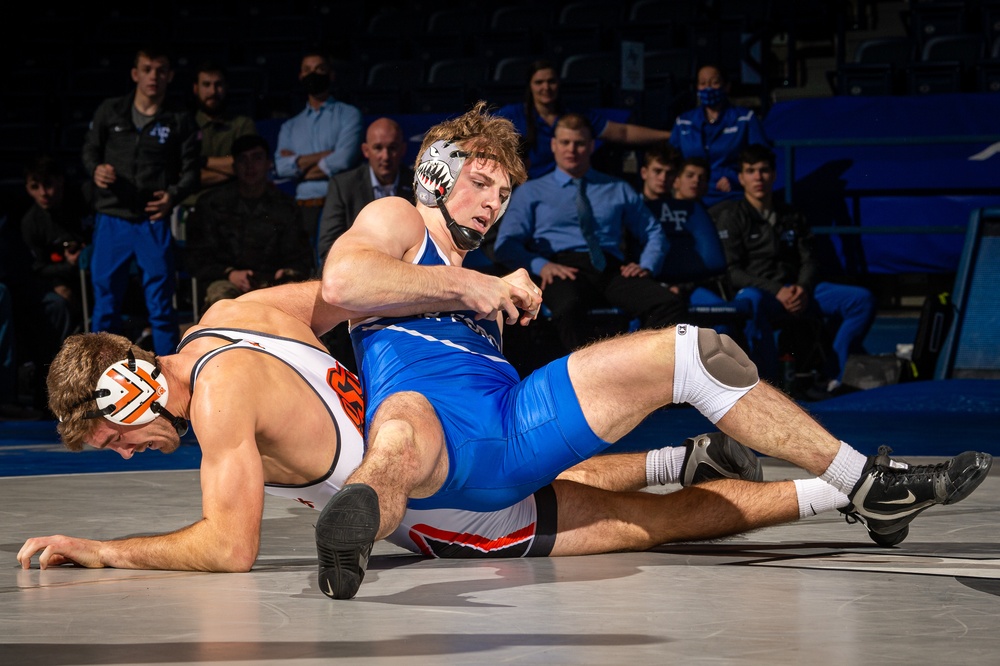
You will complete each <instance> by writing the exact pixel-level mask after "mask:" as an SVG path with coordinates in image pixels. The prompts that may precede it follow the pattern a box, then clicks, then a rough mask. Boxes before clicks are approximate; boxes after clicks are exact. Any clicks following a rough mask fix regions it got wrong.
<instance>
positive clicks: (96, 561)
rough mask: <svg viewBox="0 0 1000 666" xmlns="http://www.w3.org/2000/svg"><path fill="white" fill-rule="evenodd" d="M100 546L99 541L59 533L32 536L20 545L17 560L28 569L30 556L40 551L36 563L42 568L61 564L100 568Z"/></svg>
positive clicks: (101, 565) (22, 566) (101, 564)
mask: <svg viewBox="0 0 1000 666" xmlns="http://www.w3.org/2000/svg"><path fill="white" fill-rule="evenodd" d="M102 546H103V544H102V543H101V542H100V541H93V540H91V539H77V538H75V537H68V536H63V535H61V534H54V535H52V536H46V537H32V538H31V539H28V540H27V541H25V542H24V545H23V546H21V550H20V551H18V553H17V561H18V562H20V563H21V568H22V569H29V568H31V558H32V556H34V554H35V553H38V552H39V551H40V554H39V556H38V565H39V567H40V568H42V569H48V568H50V567H57V566H60V565H62V564H78V565H80V566H83V567H87V568H88V569H100V568H102V567H103V566H104V563H103V562H102V561H101V547H102Z"/></svg>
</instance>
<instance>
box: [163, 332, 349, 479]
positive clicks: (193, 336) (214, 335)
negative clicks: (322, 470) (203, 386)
mask: <svg viewBox="0 0 1000 666" xmlns="http://www.w3.org/2000/svg"><path fill="white" fill-rule="evenodd" d="M220 330H226V331H233V332H235V333H247V334H248V335H253V336H257V337H261V338H271V339H272V340H284V341H286V342H294V343H296V344H300V345H302V346H303V347H309V348H311V349H315V350H316V351H318V352H322V353H325V354H326V355H327V356H330V359H331V360H333V361H335V362H336V363H338V364H339V363H340V361H337V359H335V358H334V357H333V356H332V355H331V354H330V352H327V351H324V350H322V349H320V348H319V347H314V346H313V345H310V344H308V343H305V342H302V341H301V340H295V339H293V338H286V337H284V336H281V335H272V334H270V333H261V332H259V331H251V330H250V329H247V328H225V327H211V328H205V329H202V330H200V331H195V332H194V333H192V334H191V335H189V336H187V337H185V338H184V339H183V340H181V343H180V344H179V345H177V351H178V352H179V351H180V350H181V349H183V348H184V346H185V345H187V344H188V343H189V342H192V341H194V340H197V339H198V338H218V339H220V340H226V341H227V342H228V343H229V345H235V344H237V343H240V342H244V341H245V340H243V339H242V338H231V337H229V336H227V335H223V334H222V333H220V332H219V331H220ZM227 347H228V345H227V346H223V347H219V348H217V349H213V350H211V351H208V352H205V353H204V354H202V355H201V356H200V357H199V358H198V360H197V361H195V362H194V365H192V366H191V380H190V386H191V391H192V392H193V391H194V385H195V379H196V378H195V375H196V373H198V372H201V361H202V359H204V358H205V357H206V356H212V358H215V357H216V356H218V355H219V354H221V353H223V352H225V351H230V349H232V348H227ZM240 349H244V350H246V351H252V352H256V353H258V354H265V355H267V356H269V357H270V358H273V359H275V360H278V361H280V362H281V363H284V364H285V366H286V367H287V368H288V369H289V370H291V371H292V372H294V373H295V374H296V375H298V376H299V379H301V380H302V382H303V383H304V384H305V385H306V386H308V387H309V389H310V390H311V391H312V392H313V393H315V394H316V397H317V398H319V401H320V403H322V404H323V407H324V408H326V413H327V414H329V415H330V420H331V421H332V422H333V428H334V430H336V432H337V442H338V444H337V455H335V456H334V457H333V462H332V463H331V464H330V469H329V470H328V471H327V473H326V474H324V475H323V476H321V477H319V478H318V479H315V480H313V481H309V482H307V483H293V484H284V483H267V482H265V483H264V486H265V487H271V488H306V487H308V486H314V485H316V484H317V483H322V482H323V481H326V480H327V479H329V478H330V476H331V475H332V474H333V472H334V470H336V469H337V463H338V462H340V449H341V447H340V441H341V437H340V423H339V422H338V421H337V417H336V416H334V414H333V412H332V411H331V407H330V406H329V405H328V404H326V400H324V399H323V396H321V395H320V394H319V392H318V391H317V390H316V388H315V387H314V386H313V385H312V384H310V383H309V382H308V381H306V378H305V377H303V376H302V373H300V372H299V371H298V370H297V369H295V368H294V367H293V366H292V365H291V364H289V363H288V362H287V361H286V360H285V359H283V358H281V357H280V356H276V355H274V354H271V353H268V352H266V351H264V350H261V349H254V348H253V347H240Z"/></svg>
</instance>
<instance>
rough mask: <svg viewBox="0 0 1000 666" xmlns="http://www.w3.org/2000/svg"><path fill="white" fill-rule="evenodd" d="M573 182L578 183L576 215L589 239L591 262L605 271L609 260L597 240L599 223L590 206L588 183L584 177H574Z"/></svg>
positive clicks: (588, 247)
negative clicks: (606, 259) (605, 257)
mask: <svg viewBox="0 0 1000 666" xmlns="http://www.w3.org/2000/svg"><path fill="white" fill-rule="evenodd" d="M573 183H574V184H575V185H576V216H577V217H578V218H579V219H580V231H581V232H582V233H583V239H584V240H585V241H587V252H588V253H589V254H590V263H591V264H593V265H594V268H596V269H597V270H599V271H603V270H604V267H605V266H606V265H607V261H605V259H604V251H603V250H602V249H601V243H600V241H598V240H597V223H596V222H595V221H594V209H593V208H591V207H590V200H589V199H587V183H586V181H584V180H583V178H574V179H573Z"/></svg>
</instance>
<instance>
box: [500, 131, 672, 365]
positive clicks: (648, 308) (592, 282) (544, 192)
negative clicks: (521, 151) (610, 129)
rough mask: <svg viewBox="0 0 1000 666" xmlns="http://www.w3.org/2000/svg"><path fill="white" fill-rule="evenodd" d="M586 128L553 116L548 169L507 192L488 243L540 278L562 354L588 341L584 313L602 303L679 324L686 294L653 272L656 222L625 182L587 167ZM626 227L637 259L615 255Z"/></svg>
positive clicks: (659, 246)
mask: <svg viewBox="0 0 1000 666" xmlns="http://www.w3.org/2000/svg"><path fill="white" fill-rule="evenodd" d="M593 151H594V134H593V131H592V129H591V127H590V123H589V122H588V120H587V118H586V117H585V116H583V115H580V114H576V113H568V114H566V115H564V116H562V117H561V118H559V120H558V121H557V122H556V129H555V136H554V137H553V139H552V152H553V154H554V155H555V159H556V169H555V170H554V171H552V172H550V173H549V174H547V175H545V176H542V177H541V178H537V179H535V180H529V181H527V182H526V183H524V184H523V185H521V186H519V187H518V188H516V189H515V190H514V193H513V194H512V195H511V200H510V209H509V210H508V211H507V214H506V215H504V217H503V218H502V219H501V222H500V230H499V231H498V232H497V240H496V245H495V248H494V252H495V256H496V259H497V261H498V262H500V263H501V264H503V265H505V266H506V267H508V268H510V269H511V270H513V269H516V268H525V269H527V270H528V271H530V272H531V273H532V274H533V275H535V276H538V278H539V280H540V285H541V287H542V289H543V295H544V302H545V305H546V306H547V307H548V308H549V310H550V311H551V312H552V320H553V323H554V324H555V327H556V329H557V330H558V333H559V338H560V340H561V341H562V344H563V346H564V347H565V348H566V350H567V351H572V350H574V349H578V348H579V347H580V346H582V345H583V344H585V343H587V342H590V341H591V340H592V339H593V337H594V331H593V329H592V327H591V326H590V325H589V322H588V318H587V313H588V311H589V310H590V309H591V308H593V307H596V306H605V307H606V306H607V305H608V304H610V305H612V306H614V307H617V308H620V309H622V310H624V311H625V313H626V314H628V315H629V316H630V317H631V318H636V317H638V318H640V319H641V320H642V325H643V326H644V327H648V328H658V327H662V326H667V325H668V324H671V323H676V322H677V321H679V318H680V316H681V315H682V314H683V313H684V312H685V310H686V306H685V303H684V300H683V299H682V298H680V297H679V296H677V295H676V294H674V293H673V292H671V291H670V290H669V288H667V287H666V286H665V285H663V284H661V283H659V282H658V281H656V280H654V279H653V277H652V276H653V275H656V274H657V273H659V272H660V270H661V268H662V266H663V254H664V245H665V238H664V236H663V229H662V227H661V226H660V223H659V222H657V221H656V220H655V219H653V216H652V215H651V214H650V212H649V210H648V209H647V208H646V207H645V206H644V205H643V203H642V197H641V196H640V195H639V193H638V192H636V191H635V190H634V189H633V188H632V187H631V186H630V185H629V184H628V183H626V182H625V181H623V180H620V179H618V178H614V177H612V176H608V175H606V174H603V173H600V172H598V171H595V170H593V169H591V166H590V156H591V155H592V154H593ZM626 230H628V232H629V233H631V234H632V236H634V237H635V238H636V239H638V241H639V243H641V245H642V250H641V253H640V257H639V261H638V262H628V261H626V259H625V257H624V253H623V252H622V242H623V234H624V233H625V231H626Z"/></svg>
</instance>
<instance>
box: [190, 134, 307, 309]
mask: <svg viewBox="0 0 1000 666" xmlns="http://www.w3.org/2000/svg"><path fill="white" fill-rule="evenodd" d="M270 155H271V154H270V146H268V143H267V140H266V139H264V138H263V137H261V136H258V135H256V134H249V135H246V136H242V137H240V138H239V139H237V140H236V141H235V142H234V143H233V164H234V168H235V171H236V180H235V181H234V182H232V183H229V184H227V185H223V186H222V187H220V188H218V189H216V190H213V191H212V192H209V193H207V194H205V196H204V197H202V198H201V199H200V200H199V201H198V206H197V207H196V208H195V210H194V212H193V213H192V215H191V217H190V218H189V220H188V245H187V258H188V266H189V270H190V272H191V274H192V275H194V276H195V277H196V278H197V279H198V280H199V281H200V282H202V283H203V284H207V285H208V288H207V290H206V298H205V307H206V308H207V307H208V306H210V305H212V304H213V303H215V302H216V301H219V300H222V299H224V298H236V297H237V296H239V295H240V294H244V293H246V292H248V291H251V290H254V289H259V288H261V287H268V286H271V285H275V284H282V283H285V282H294V281H298V280H303V279H306V278H308V277H310V276H311V275H312V271H313V261H312V256H313V253H312V248H311V247H310V245H309V239H308V236H307V234H306V229H305V226H304V224H303V222H302V210H301V208H299V207H297V206H296V205H295V200H294V199H292V198H291V197H290V196H289V195H287V194H285V193H283V192H281V191H280V190H278V189H277V188H276V187H275V186H274V184H273V183H272V182H271V181H270V180H269V178H268V174H269V173H270V170H271V157H270Z"/></svg>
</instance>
